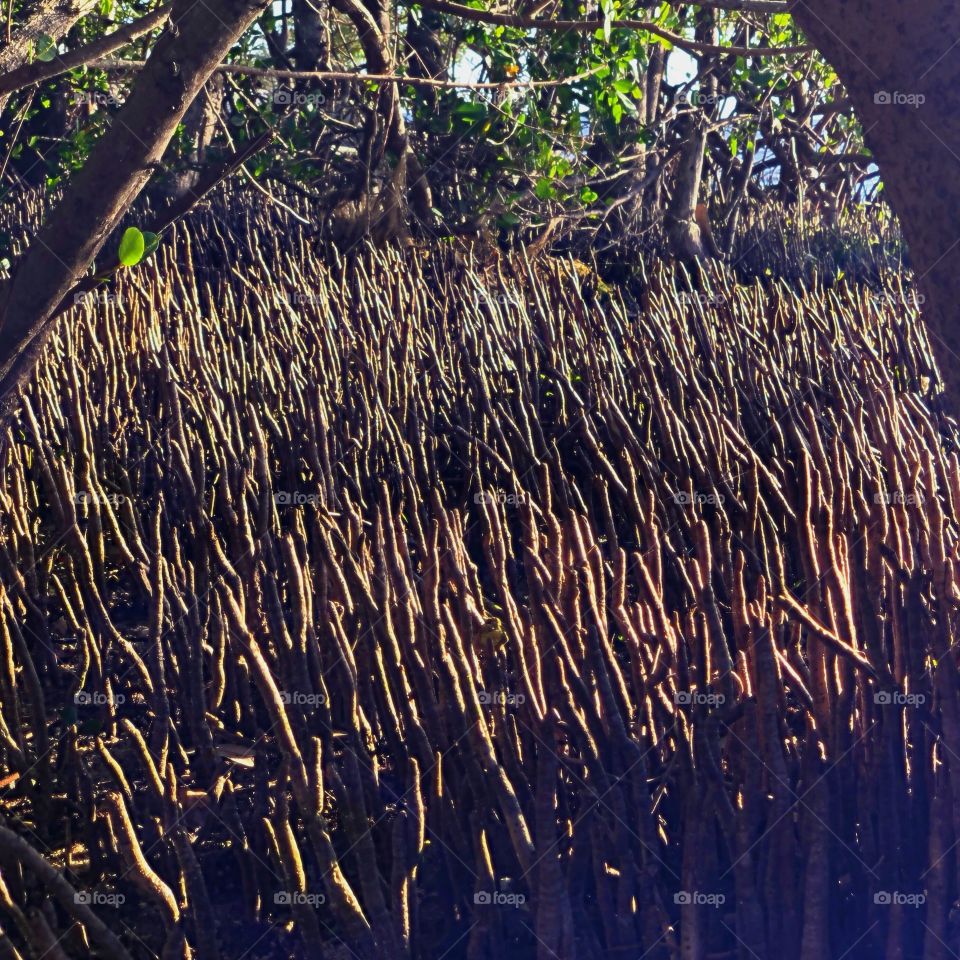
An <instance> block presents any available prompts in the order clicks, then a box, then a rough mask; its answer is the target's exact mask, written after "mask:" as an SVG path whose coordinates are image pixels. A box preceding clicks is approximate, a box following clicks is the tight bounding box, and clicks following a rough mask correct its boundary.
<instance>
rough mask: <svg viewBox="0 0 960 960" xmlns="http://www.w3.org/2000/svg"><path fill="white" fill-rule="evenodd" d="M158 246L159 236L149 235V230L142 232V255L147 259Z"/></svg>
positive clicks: (155, 234) (156, 234)
mask: <svg viewBox="0 0 960 960" xmlns="http://www.w3.org/2000/svg"><path fill="white" fill-rule="evenodd" d="M159 246H160V234H158V233H151V232H150V231H149V230H144V232H143V255H144V256H145V257H149V256H150V254H151V253H153V252H154V251H155V250H156V249H157V247H159Z"/></svg>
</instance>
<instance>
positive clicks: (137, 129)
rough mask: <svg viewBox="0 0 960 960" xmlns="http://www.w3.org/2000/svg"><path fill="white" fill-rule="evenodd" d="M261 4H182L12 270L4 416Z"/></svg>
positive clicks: (2, 361)
mask: <svg viewBox="0 0 960 960" xmlns="http://www.w3.org/2000/svg"><path fill="white" fill-rule="evenodd" d="M265 2H266V0H180V2H178V3H176V4H175V5H174V9H173V12H172V14H171V16H170V23H169V25H168V26H167V29H166V30H165V31H164V32H163V34H162V35H161V37H160V39H159V40H158V41H157V43H156V46H155V47H154V49H153V52H152V53H151V55H150V59H149V60H148V61H147V64H146V66H145V67H144V69H143V72H142V73H141V74H140V77H139V79H138V80H137V84H136V86H135V87H134V89H133V91H132V93H131V94H130V97H129V98H128V100H127V102H126V103H125V104H124V106H123V108H122V109H121V110H120V112H119V113H118V114H117V116H116V118H115V119H114V122H113V124H112V125H111V127H110V129H109V130H108V131H107V132H106V133H105V134H104V135H103V137H102V138H101V139H100V141H99V142H98V143H97V145H96V147H95V148H94V151H93V154H92V155H91V157H90V159H89V160H88V162H87V163H86V165H85V166H84V167H83V169H82V170H80V171H79V172H78V173H77V174H76V175H75V176H74V177H73V179H72V180H71V181H70V183H69V185H68V186H67V189H66V191H65V193H64V196H63V199H62V200H61V202H60V204H59V205H58V206H57V208H56V210H54V211H53V213H52V214H51V215H50V216H49V217H48V218H47V221H46V223H45V224H44V226H43V228H42V229H41V230H40V232H39V233H38V234H37V236H36V239H35V240H34V242H33V243H32V244H31V245H30V248H29V250H27V252H26V253H25V254H24V256H23V257H22V259H21V260H20V261H19V263H18V264H17V265H16V268H15V273H14V275H13V277H12V278H11V280H10V285H9V288H8V290H7V296H6V303H5V304H4V306H3V313H2V320H0V413H4V414H6V413H7V412H8V411H9V408H10V406H11V402H12V394H13V391H14V390H15V389H16V388H17V387H18V386H19V385H20V383H22V382H23V380H24V379H26V377H27V376H28V375H29V373H30V371H31V369H32V368H33V364H34V363H35V361H36V357H37V356H38V355H39V352H40V349H41V348H42V346H43V342H44V341H45V339H46V337H47V335H48V334H49V332H50V329H51V327H52V324H50V323H49V322H48V321H49V318H50V317H51V316H52V315H53V314H54V312H55V311H56V309H57V307H58V306H59V305H60V303H61V301H62V300H63V298H64V297H65V296H66V295H67V293H68V291H69V290H70V289H71V287H72V286H73V284H74V283H75V282H76V281H77V279H78V278H79V277H80V276H81V275H82V274H83V273H84V271H86V269H87V268H88V266H89V265H90V263H91V262H92V261H93V259H94V258H95V257H96V255H97V253H98V252H99V250H100V248H101V246H102V245H103V243H104V241H105V240H106V238H107V237H108V236H109V235H110V233H111V231H113V229H114V228H115V227H116V226H117V224H118V223H119V222H120V220H121V218H122V217H123V215H124V213H126V211H127V210H128V209H129V207H130V204H131V203H132V202H133V200H134V199H135V198H136V196H137V195H138V194H139V193H140V191H141V190H142V189H143V187H144V185H145V184H146V182H147V180H149V178H150V176H151V174H152V173H153V171H154V169H155V168H156V166H157V164H158V163H159V161H160V159H161V157H162V156H163V152H164V148H165V147H166V146H167V144H168V143H169V141H170V138H171V137H172V136H173V134H174V132H175V131H176V129H177V125H178V124H179V123H180V120H181V119H182V117H183V115H184V113H186V111H187V108H188V107H189V106H190V104H191V103H192V102H193V100H194V98H195V97H196V95H197V93H198V92H199V91H200V90H201V89H202V87H203V85H204V83H206V81H207V79H208V78H209V77H210V75H211V73H212V72H213V70H214V69H215V67H216V66H217V64H219V63H220V61H221V60H222V59H223V57H224V55H225V54H226V53H227V51H228V50H229V49H230V47H231V46H233V44H234V42H235V41H236V40H237V38H238V37H239V36H240V35H241V34H242V33H243V32H244V31H245V30H246V28H247V27H248V26H249V25H250V23H251V22H252V21H253V19H254V18H255V17H256V15H257V13H258V12H259V11H260V10H261V9H262V7H263V6H264V4H265Z"/></svg>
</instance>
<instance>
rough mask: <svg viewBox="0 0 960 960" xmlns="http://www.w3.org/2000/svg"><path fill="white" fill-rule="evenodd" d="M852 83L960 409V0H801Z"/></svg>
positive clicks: (950, 393)
mask: <svg viewBox="0 0 960 960" xmlns="http://www.w3.org/2000/svg"><path fill="white" fill-rule="evenodd" d="M792 12H793V15H794V17H795V19H796V21H797V24H798V25H799V26H800V27H801V29H803V30H804V32H805V33H806V34H807V36H808V37H809V38H810V39H811V41H812V42H813V43H814V44H815V45H816V46H817V48H818V49H819V50H820V51H821V53H823V55H824V56H825V57H826V58H827V59H828V60H829V61H830V63H831V64H832V65H833V67H834V69H836V71H837V73H838V74H839V76H840V79H841V80H842V81H843V82H844V84H845V85H846V88H847V90H848V91H849V94H850V99H851V101H852V102H853V105H854V108H855V110H856V112H857V115H858V117H859V118H860V121H861V123H862V124H863V128H864V133H865V136H866V139H867V143H868V144H869V145H870V148H871V149H872V151H873V153H874V155H875V156H876V159H877V163H878V165H879V167H880V172H881V174H882V176H883V181H884V184H885V185H886V192H887V195H888V196H889V198H890V203H891V205H892V206H893V208H894V210H895V211H896V213H897V215H898V216H899V218H900V222H901V224H902V226H903V231H904V235H905V237H906V240H907V243H908V244H909V246H910V259H911V263H912V265H913V268H914V270H915V271H916V275H917V279H918V281H919V285H920V289H921V291H922V293H923V295H924V296H925V297H926V301H925V305H924V312H925V317H926V320H927V326H928V329H929V332H930V338H931V342H932V344H933V348H934V351H935V356H936V358H937V362H938V365H939V367H940V374H941V376H942V377H943V379H944V382H945V386H946V392H947V397H948V399H949V403H950V406H951V407H952V409H953V412H954V413H960V315H958V305H960V55H958V51H957V47H956V40H957V37H958V36H960V3H958V2H957V0H911V2H909V3H904V2H903V0H796V2H795V3H794V4H793V7H792Z"/></svg>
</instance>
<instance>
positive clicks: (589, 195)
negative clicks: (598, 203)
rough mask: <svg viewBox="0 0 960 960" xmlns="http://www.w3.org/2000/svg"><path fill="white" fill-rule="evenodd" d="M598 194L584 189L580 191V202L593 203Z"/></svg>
mask: <svg viewBox="0 0 960 960" xmlns="http://www.w3.org/2000/svg"><path fill="white" fill-rule="evenodd" d="M598 196H599V194H598V193H597V191H596V190H591V189H590V188H589V187H584V188H583V189H582V190H581V191H580V200H581V202H582V203H593V201H594V200H596V199H597V197H598Z"/></svg>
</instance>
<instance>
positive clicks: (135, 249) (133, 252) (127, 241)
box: [118, 227, 146, 267]
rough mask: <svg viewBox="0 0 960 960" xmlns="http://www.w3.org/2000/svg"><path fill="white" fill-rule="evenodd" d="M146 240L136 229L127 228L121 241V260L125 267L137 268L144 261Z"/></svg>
mask: <svg viewBox="0 0 960 960" xmlns="http://www.w3.org/2000/svg"><path fill="white" fill-rule="evenodd" d="M145 249H146V240H145V238H144V236H143V234H142V233H141V232H140V231H139V230H138V229H137V228H136V227H127V229H126V230H125V231H124V233H123V238H122V239H121V240H120V250H119V254H118V255H119V258H120V262H121V263H122V264H123V265H124V266H125V267H135V266H136V265H137V264H138V263H139V262H140V261H141V260H142V259H143V253H144V250H145Z"/></svg>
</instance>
